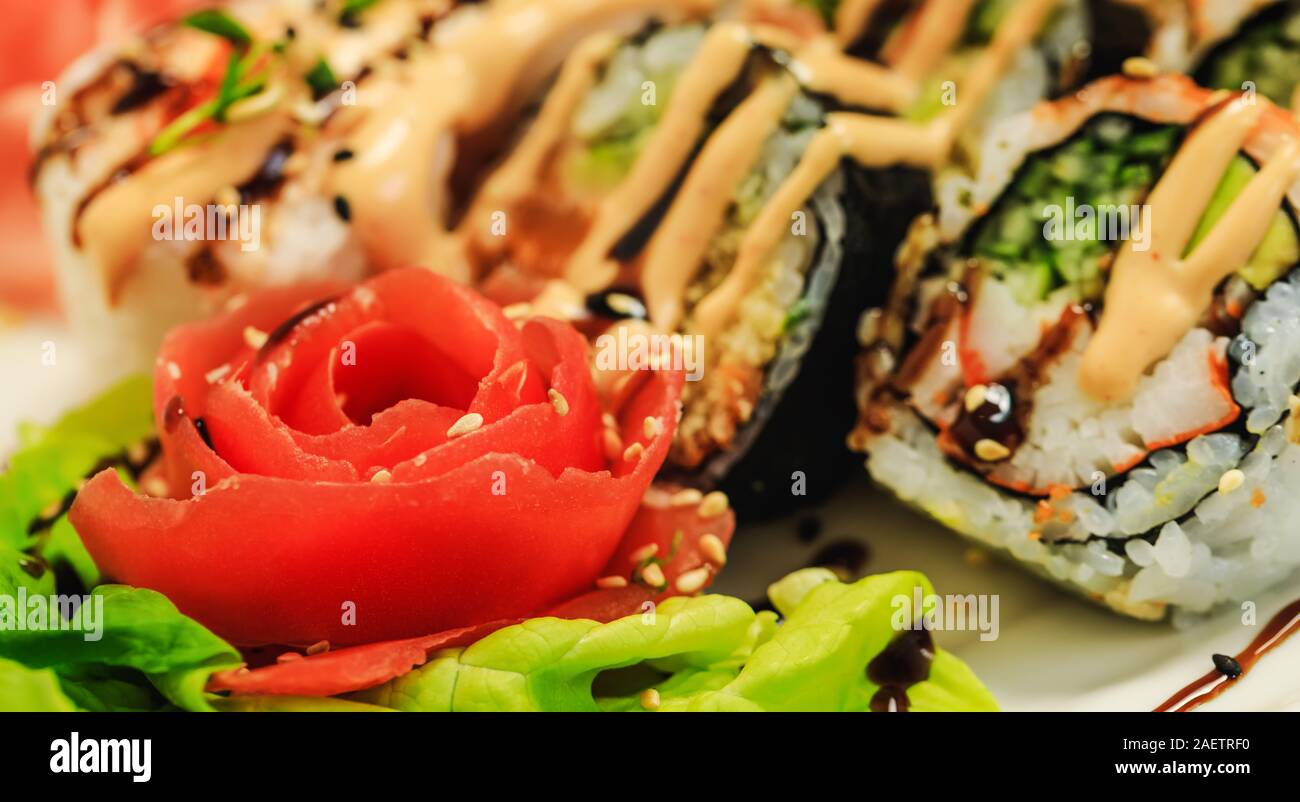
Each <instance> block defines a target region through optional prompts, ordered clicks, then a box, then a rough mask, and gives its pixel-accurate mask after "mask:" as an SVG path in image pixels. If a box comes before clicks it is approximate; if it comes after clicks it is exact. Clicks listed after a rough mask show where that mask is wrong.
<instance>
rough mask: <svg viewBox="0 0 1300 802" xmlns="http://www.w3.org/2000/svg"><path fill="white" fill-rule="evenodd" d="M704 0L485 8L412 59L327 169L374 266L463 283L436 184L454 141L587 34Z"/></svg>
mask: <svg viewBox="0 0 1300 802" xmlns="http://www.w3.org/2000/svg"><path fill="white" fill-rule="evenodd" d="M712 5H713V0H669V1H668V2H664V0H658V1H656V0H550V1H549V2H546V3H525V2H515V3H507V4H500V5H496V6H494V7H492V9H491V10H490V11H489V12H488V14H487V16H486V17H485V19H484V20H482V22H481V23H479V24H475V25H473V26H472V27H471V29H470V30H467V31H466V32H465V33H464V34H463V35H461V36H459V37H457V38H456V39H454V40H453V41H451V42H449V43H448V44H447V46H446V47H445V48H444V49H442V50H439V51H437V52H435V53H433V54H431V55H425V56H422V57H420V58H414V59H412V60H411V62H410V70H409V73H408V75H407V76H405V82H404V83H405V86H404V87H403V89H402V91H401V94H400V96H399V97H397V98H394V99H392V100H390V101H389V102H387V103H386V104H384V105H383V106H382V107H380V108H377V109H375V110H374V112H373V113H372V114H371V115H370V116H369V117H368V119H367V120H366V121H365V122H364V124H363V125H362V127H361V129H360V130H359V131H358V132H357V133H356V134H355V136H354V137H352V138H351V143H352V147H353V150H354V151H355V152H356V153H357V157H356V158H354V159H352V160H351V161H350V162H346V163H344V164H343V165H342V166H341V167H340V168H339V169H338V170H337V172H336V174H335V180H334V189H335V191H336V192H337V193H338V194H340V195H343V196H344V197H346V198H347V199H348V201H349V204H350V206H351V207H352V209H353V215H354V219H355V223H356V231H357V234H358V236H359V237H360V238H361V240H362V243H363V244H364V245H365V247H366V250H367V252H368V253H369V254H370V256H371V259H372V260H373V266H374V267H375V268H378V269H384V268H388V267H397V266H401V265H407V264H423V265H426V266H428V267H430V268H432V269H434V270H436V271H438V272H442V273H445V274H448V275H451V276H453V277H455V278H459V279H461V280H468V279H469V278H470V276H469V269H468V265H467V264H466V262H465V260H464V256H463V251H462V248H461V244H460V242H459V240H458V239H457V238H456V237H455V236H454V235H453V233H452V232H450V231H448V230H447V228H446V209H445V206H446V201H447V199H446V198H445V197H442V196H441V193H440V192H439V191H438V189H437V188H438V187H441V186H444V185H445V181H443V180H433V181H431V179H443V178H445V176H447V175H448V174H449V171H450V169H451V166H452V164H453V163H454V161H455V155H456V148H455V137H456V136H457V135H459V134H464V133H469V132H474V131H478V130H481V129H483V128H485V127H487V126H488V125H490V124H491V123H493V122H494V121H497V120H498V119H500V118H501V116H502V115H504V114H506V113H507V112H509V111H511V110H512V109H513V108H514V107H516V106H517V105H518V104H519V103H520V102H521V100H522V99H523V98H524V96H526V95H527V94H528V92H529V90H530V89H534V88H535V84H536V83H537V82H539V81H542V80H544V79H545V77H546V75H547V73H549V70H548V69H547V68H546V66H545V65H546V64H547V63H548V62H549V61H552V60H555V59H558V58H559V57H560V56H561V55H562V54H563V53H564V52H566V51H568V50H569V49H570V48H571V47H573V45H574V44H575V42H576V41H577V40H580V39H582V38H584V36H585V35H586V33H587V32H588V31H589V30H600V29H616V30H617V29H624V30H634V29H635V28H636V27H639V26H640V25H641V24H643V23H644V22H645V20H646V19H648V18H649V17H650V16H652V15H654V14H656V12H658V13H663V14H667V15H668V16H670V17H671V16H673V15H677V16H690V15H694V14H697V13H700V12H703V11H707V10H708V9H710V8H711V7H712Z"/></svg>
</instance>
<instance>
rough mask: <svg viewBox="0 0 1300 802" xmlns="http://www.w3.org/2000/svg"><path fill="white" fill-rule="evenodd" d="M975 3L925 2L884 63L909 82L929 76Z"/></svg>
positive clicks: (967, 0)
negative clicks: (907, 78) (909, 79)
mask: <svg viewBox="0 0 1300 802" xmlns="http://www.w3.org/2000/svg"><path fill="white" fill-rule="evenodd" d="M974 5H975V0H928V2H926V3H925V4H924V5H922V6H921V9H920V10H919V11H917V12H916V14H915V15H914V16H913V18H912V19H911V20H909V21H908V22H907V23H906V24H907V30H906V31H904V34H903V38H902V39H901V40H900V42H899V47H898V49H897V51H896V52H894V53H891V54H890V56H889V57H887V58H886V61H887V62H889V64H890V66H892V67H893V68H894V69H896V70H898V71H899V72H900V73H901V74H903V75H906V76H907V77H909V78H911V79H912V80H917V81H919V80H921V79H922V78H924V77H925V76H927V75H929V74H930V73H931V72H932V71H933V70H934V68H935V67H936V66H938V64H939V62H940V61H942V60H943V57H944V56H946V55H948V52H949V51H951V50H952V49H953V47H954V46H956V44H957V42H958V41H960V39H961V34H962V31H964V30H965V29H966V18H967V17H968V16H970V12H971V8H972V7H973V6H974Z"/></svg>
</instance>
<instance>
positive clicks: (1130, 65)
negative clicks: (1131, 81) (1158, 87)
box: [1124, 56, 1160, 78]
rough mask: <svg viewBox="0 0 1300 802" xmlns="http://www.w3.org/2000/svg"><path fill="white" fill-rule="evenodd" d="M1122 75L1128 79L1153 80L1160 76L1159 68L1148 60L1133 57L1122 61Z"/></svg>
mask: <svg viewBox="0 0 1300 802" xmlns="http://www.w3.org/2000/svg"><path fill="white" fill-rule="evenodd" d="M1124 74H1125V75H1126V76H1128V77H1129V78H1154V77H1156V76H1157V75H1159V74H1160V68H1159V67H1157V66H1156V63H1155V62H1154V61H1152V60H1151V59H1149V58H1143V57H1141V56H1133V57H1131V58H1126V59H1124Z"/></svg>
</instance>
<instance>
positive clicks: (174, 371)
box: [167, 362, 181, 382]
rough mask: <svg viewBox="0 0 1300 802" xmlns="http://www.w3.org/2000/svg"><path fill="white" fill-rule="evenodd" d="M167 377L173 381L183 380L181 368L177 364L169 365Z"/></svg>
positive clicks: (170, 363) (169, 363) (171, 363)
mask: <svg viewBox="0 0 1300 802" xmlns="http://www.w3.org/2000/svg"><path fill="white" fill-rule="evenodd" d="M167 375H168V376H171V377H172V381H174V382H175V381H180V380H181V366H180V365H178V364H176V363H175V362H168V363H167Z"/></svg>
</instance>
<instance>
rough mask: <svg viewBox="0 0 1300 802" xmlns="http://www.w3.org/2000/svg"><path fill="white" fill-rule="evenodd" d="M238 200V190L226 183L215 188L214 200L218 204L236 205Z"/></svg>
mask: <svg viewBox="0 0 1300 802" xmlns="http://www.w3.org/2000/svg"><path fill="white" fill-rule="evenodd" d="M239 201H240V197H239V190H237V189H235V188H234V187H232V186H231V185H229V184H227V185H226V186H224V187H222V188H221V189H219V190H217V196H216V202H217V205H218V206H238V205H239Z"/></svg>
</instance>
